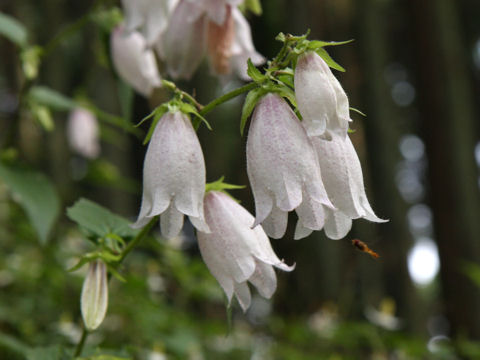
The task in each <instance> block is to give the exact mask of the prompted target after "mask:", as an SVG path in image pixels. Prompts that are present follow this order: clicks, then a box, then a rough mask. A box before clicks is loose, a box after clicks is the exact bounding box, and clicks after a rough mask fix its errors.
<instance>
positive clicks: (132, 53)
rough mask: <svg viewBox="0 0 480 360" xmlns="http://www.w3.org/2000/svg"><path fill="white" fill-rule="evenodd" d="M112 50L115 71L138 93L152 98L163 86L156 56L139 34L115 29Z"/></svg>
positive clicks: (112, 37) (112, 36)
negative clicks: (154, 90)
mask: <svg viewBox="0 0 480 360" xmlns="http://www.w3.org/2000/svg"><path fill="white" fill-rule="evenodd" d="M111 50H112V61H113V65H114V67H115V70H116V71H117V72H118V74H119V75H120V77H121V78H122V79H123V80H124V81H125V82H126V83H127V84H129V85H130V86H131V87H133V88H134V89H135V90H136V91H137V92H139V93H140V94H142V95H144V96H150V94H151V93H152V91H153V89H154V88H156V87H160V86H161V79H160V75H159V73H158V68H157V62H156V60H155V54H154V53H153V51H152V50H151V49H149V48H148V47H147V43H146V41H145V38H144V37H143V36H142V35H141V34H140V33H139V32H136V31H133V32H130V33H129V32H127V31H125V30H124V29H123V27H122V26H120V27H117V28H115V29H114V30H113V31H112V35H111Z"/></svg>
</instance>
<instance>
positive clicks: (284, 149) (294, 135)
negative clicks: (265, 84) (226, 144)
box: [247, 94, 333, 239]
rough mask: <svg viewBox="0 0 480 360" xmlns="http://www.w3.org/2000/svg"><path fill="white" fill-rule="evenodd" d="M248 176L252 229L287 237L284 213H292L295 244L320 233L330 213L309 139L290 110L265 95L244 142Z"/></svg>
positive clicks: (259, 103) (270, 234) (277, 100)
mask: <svg viewBox="0 0 480 360" xmlns="http://www.w3.org/2000/svg"><path fill="white" fill-rule="evenodd" d="M247 172H248V178H249V179H250V184H251V186H252V190H253V195H254V198H255V209H256V220H255V225H257V224H260V223H262V225H263V228H264V229H265V231H266V233H267V234H268V235H269V236H271V237H273V238H280V237H282V236H283V235H284V234H285V230H286V227H287V220H288V212H289V211H292V210H296V212H297V214H298V217H299V219H298V222H297V227H296V230H295V238H296V239H300V238H302V237H305V236H307V235H308V234H309V233H310V232H311V231H312V230H320V229H322V228H323V225H324V220H325V209H326V208H328V207H333V206H332V204H331V203H330V200H329V199H328V196H327V193H326V191H325V188H324V187H323V182H322V178H321V174H320V166H319V164H318V159H317V155H316V153H315V150H314V148H313V145H312V143H311V142H310V139H309V138H308V136H307V134H306V132H305V130H304V129H303V127H302V125H301V123H300V121H299V120H298V118H297V116H296V115H295V113H294V112H293V111H292V109H291V108H290V106H289V105H288V104H287V103H286V102H285V101H284V100H283V99H282V98H281V97H279V96H278V95H274V94H268V95H266V96H265V97H263V98H262V99H261V100H260V101H259V102H258V103H257V106H256V108H255V111H254V113H253V116H252V120H251V124H250V130H249V133H248V140H247Z"/></svg>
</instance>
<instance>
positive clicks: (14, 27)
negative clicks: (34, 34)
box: [0, 12, 28, 47]
mask: <svg viewBox="0 0 480 360" xmlns="http://www.w3.org/2000/svg"><path fill="white" fill-rule="evenodd" d="M0 34H1V35H3V36H5V37H6V38H7V39H9V40H10V41H11V42H14V43H15V44H17V45H18V46H20V47H25V46H26V45H27V38H28V33H27V29H26V28H25V26H23V24H22V23H21V22H20V21H18V20H17V19H15V18H14V17H12V16H10V15H7V14H4V13H2V12H0Z"/></svg>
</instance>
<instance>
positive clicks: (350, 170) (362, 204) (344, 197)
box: [312, 135, 387, 239]
mask: <svg viewBox="0 0 480 360" xmlns="http://www.w3.org/2000/svg"><path fill="white" fill-rule="evenodd" d="M312 142H313V145H314V147H315V149H316V151H317V154H318V159H319V162H320V168H321V170H322V179H323V183H324V185H325V189H326V190H327V194H328V197H329V199H330V200H331V201H332V204H333V205H334V206H335V207H336V208H337V210H332V209H327V210H326V215H327V217H326V221H325V234H326V235H327V236H328V237H329V238H331V239H341V238H343V237H344V236H345V235H347V233H348V232H349V231H350V228H351V227H352V219H358V218H364V219H367V220H370V221H374V222H385V221H387V220H382V219H380V218H379V217H377V216H376V215H375V213H374V212H373V210H372V207H371V206H370V203H369V202H368V199H367V195H366V193H365V187H364V184H363V173H362V167H361V164H360V160H359V159H358V156H357V152H356V151H355V148H354V147H353V144H352V141H351V140H350V137H349V136H347V137H345V138H344V137H342V136H339V135H333V137H332V140H330V141H328V140H323V139H321V138H319V137H316V138H312Z"/></svg>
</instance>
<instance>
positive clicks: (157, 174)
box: [132, 111, 208, 238]
mask: <svg viewBox="0 0 480 360" xmlns="http://www.w3.org/2000/svg"><path fill="white" fill-rule="evenodd" d="M204 194H205V161H204V159H203V153H202V148H201V146H200V142H199V141H198V138H197V134H196V133H195V130H194V129H193V127H192V124H191V122H190V119H189V118H188V116H187V115H185V114H184V113H182V112H179V111H177V112H173V113H171V112H168V113H166V114H165V115H163V116H162V118H161V119H160V121H159V122H158V124H157V126H156V127H155V130H154V132H153V135H152V138H151V140H150V144H149V145H148V149H147V153H146V155H145V163H144V167H143V196H142V207H141V209H140V214H139V216H138V220H137V221H136V223H135V224H133V225H132V226H133V227H134V228H140V227H142V226H144V225H145V224H146V223H148V222H149V221H150V219H151V218H152V217H154V216H156V215H160V228H161V231H162V235H163V236H164V237H166V238H172V237H175V236H177V235H178V234H179V233H180V231H181V229H182V226H183V215H184V214H185V215H188V216H189V218H190V220H191V221H192V223H193V224H194V225H195V226H196V227H197V228H198V229H202V230H203V231H208V227H206V225H205V222H204V216H203V197H204Z"/></svg>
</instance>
